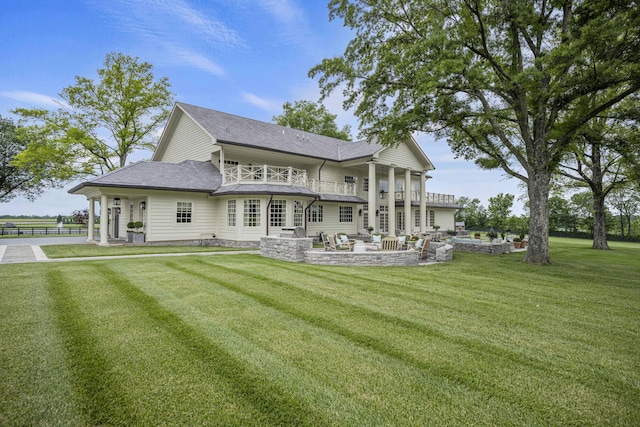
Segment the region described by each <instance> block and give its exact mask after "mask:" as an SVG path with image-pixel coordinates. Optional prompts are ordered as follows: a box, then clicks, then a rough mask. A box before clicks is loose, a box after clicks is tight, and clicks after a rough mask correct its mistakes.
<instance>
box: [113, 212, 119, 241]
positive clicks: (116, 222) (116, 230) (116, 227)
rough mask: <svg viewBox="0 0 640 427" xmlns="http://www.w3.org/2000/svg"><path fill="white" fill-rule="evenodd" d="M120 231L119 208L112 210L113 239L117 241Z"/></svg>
mask: <svg viewBox="0 0 640 427" xmlns="http://www.w3.org/2000/svg"><path fill="white" fill-rule="evenodd" d="M119 231H120V208H115V209H114V210H113V238H114V239H117V238H118V237H119V235H120V234H119Z"/></svg>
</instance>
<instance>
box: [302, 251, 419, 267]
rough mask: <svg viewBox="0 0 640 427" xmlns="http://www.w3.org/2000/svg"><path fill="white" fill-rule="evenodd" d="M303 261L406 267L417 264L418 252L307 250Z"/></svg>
mask: <svg viewBox="0 0 640 427" xmlns="http://www.w3.org/2000/svg"><path fill="white" fill-rule="evenodd" d="M304 262H305V263H307V264H321V265H351V266H353V265H356V266H365V265H374V266H378V267H391V266H395V267H406V266H415V265H418V253H417V252H416V251H413V250H408V251H367V252H347V251H337V252H322V251H317V252H316V251H309V252H307V253H306V254H305V257H304Z"/></svg>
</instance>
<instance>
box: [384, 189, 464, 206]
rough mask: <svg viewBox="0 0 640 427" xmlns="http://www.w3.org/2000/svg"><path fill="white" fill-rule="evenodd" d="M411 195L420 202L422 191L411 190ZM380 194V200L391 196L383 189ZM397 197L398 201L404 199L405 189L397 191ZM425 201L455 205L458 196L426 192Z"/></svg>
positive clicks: (415, 200)
mask: <svg viewBox="0 0 640 427" xmlns="http://www.w3.org/2000/svg"><path fill="white" fill-rule="evenodd" d="M409 195H410V197H411V201H414V202H419V201H420V192H419V191H411V192H409ZM379 196H380V197H379V199H380V200H387V199H388V198H389V193H387V192H382V191H381V192H380V194H379ZM395 198H396V200H398V201H400V200H404V198H405V192H404V191H396V192H395ZM425 201H426V202H427V203H437V204H444V205H453V204H455V202H456V197H455V196H454V195H453V194H440V193H426V194H425Z"/></svg>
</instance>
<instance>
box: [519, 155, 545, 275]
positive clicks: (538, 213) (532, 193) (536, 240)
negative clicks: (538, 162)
mask: <svg viewBox="0 0 640 427" xmlns="http://www.w3.org/2000/svg"><path fill="white" fill-rule="evenodd" d="M541 169H543V170H542V171H538V170H537V171H534V172H533V173H531V174H530V177H529V186H528V187H529V188H528V192H529V243H528V244H527V254H526V255H525V257H524V260H525V261H526V262H530V263H533V264H551V258H550V257H549V181H550V174H549V172H548V171H547V170H546V165H545V167H544V168H541Z"/></svg>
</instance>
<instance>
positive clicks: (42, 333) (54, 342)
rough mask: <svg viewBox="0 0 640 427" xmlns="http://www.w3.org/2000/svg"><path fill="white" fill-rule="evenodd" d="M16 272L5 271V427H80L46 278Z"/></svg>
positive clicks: (1, 368)
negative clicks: (48, 425) (44, 425)
mask: <svg viewBox="0 0 640 427" xmlns="http://www.w3.org/2000/svg"><path fill="white" fill-rule="evenodd" d="M17 267H18V266H16V265H11V266H7V269H6V270H4V275H3V278H4V279H5V280H4V281H3V284H2V291H1V294H2V296H1V297H0V425H2V426H14V425H38V424H39V420H41V419H43V418H46V417H54V418H56V419H63V420H67V421H66V423H65V424H67V423H68V425H81V424H83V422H84V420H83V418H82V416H81V414H80V411H79V409H78V406H77V402H76V401H75V397H76V396H75V395H74V391H73V385H72V380H71V376H70V373H69V370H68V367H67V363H66V355H65V354H64V350H63V343H62V340H61V337H60V336H59V334H58V331H57V328H56V321H55V313H54V312H53V310H52V308H51V300H50V298H49V296H48V294H47V289H46V280H45V275H44V274H43V271H42V270H40V269H31V268H30V269H24V268H22V269H20V268H17Z"/></svg>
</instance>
